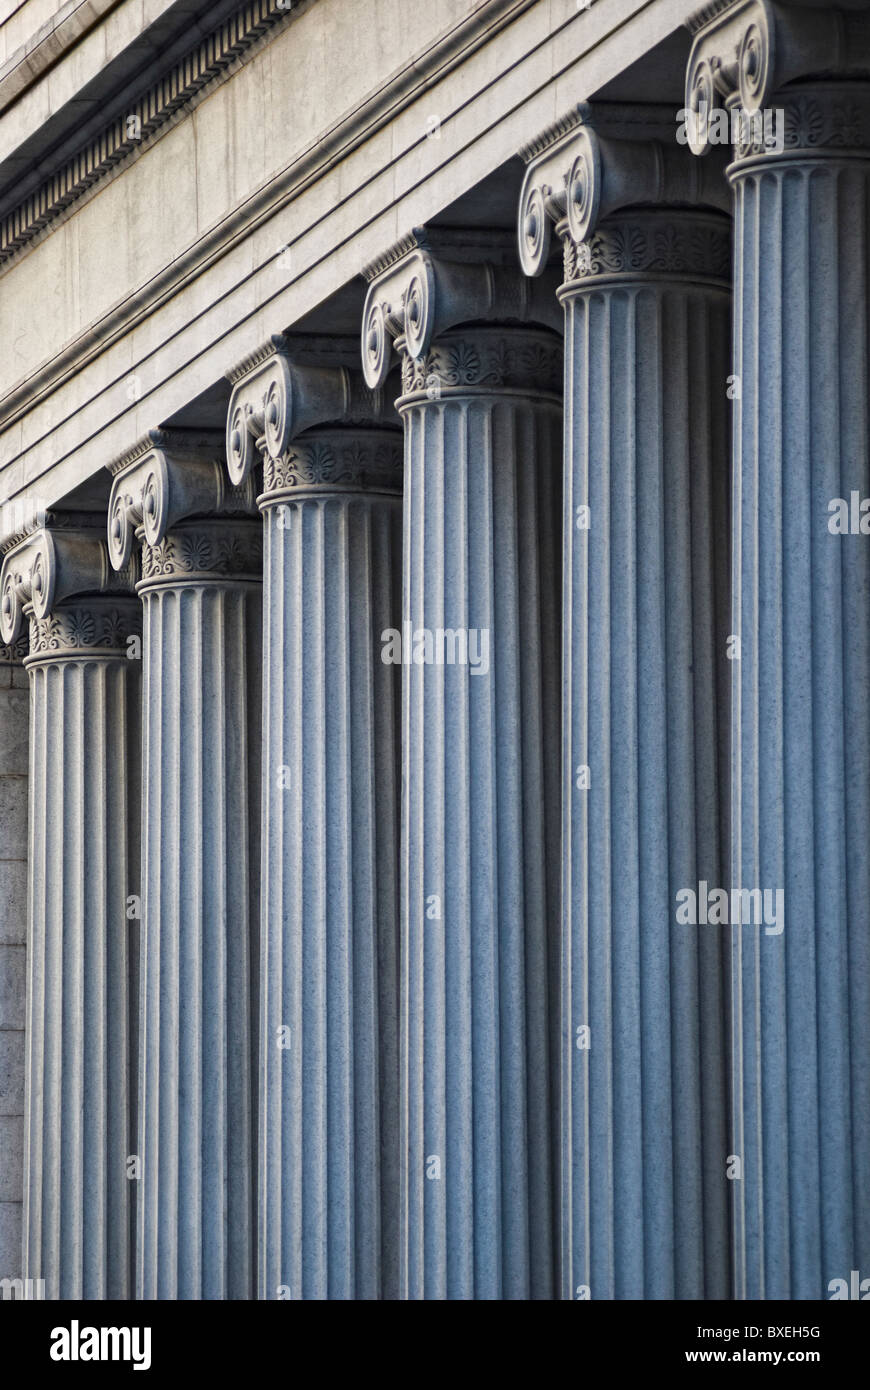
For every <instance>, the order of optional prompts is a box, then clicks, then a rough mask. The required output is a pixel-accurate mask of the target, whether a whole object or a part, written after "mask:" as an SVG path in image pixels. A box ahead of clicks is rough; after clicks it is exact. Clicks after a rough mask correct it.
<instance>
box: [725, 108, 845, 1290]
mask: <svg viewBox="0 0 870 1390" xmlns="http://www.w3.org/2000/svg"><path fill="white" fill-rule="evenodd" d="M865 93H866V88H864V87H860V86H857V85H856V86H850V85H849V84H848V83H839V84H833V83H832V84H829V85H826V86H812V85H807V86H806V87H805V88H804V89H802V90H801V91H799V92H789V91H783V92H781V93H778V94H776V95H775V96H774V97H773V98H772V99H771V104H772V105H773V106H777V107H780V108H784V111H785V149H784V150H782V151H780V152H779V153H775V152H771V153H761V152H760V151H759V150H758V149H757V148H753V147H751V146H747V147H744V148H741V149H738V151H737V155H738V159H737V162H736V163H735V164H734V165H733V166H732V169H731V171H730V173H731V181H732V184H733V186H734V194H735V235H736V280H735V361H734V372H735V373H736V376H737V378H738V380H739V382H740V383H741V396H740V399H739V400H738V401H737V402H736V403H735V437H734V494H733V512H734V518H733V519H734V575H735V601H734V616H733V626H734V631H735V633H738V634H739V636H740V640H741V659H740V661H739V662H735V664H734V696H733V726H734V727H733V738H734V753H735V761H734V789H733V791H734V806H735V816H734V825H733V855H734V863H735V879H736V881H738V882H739V883H740V884H741V885H742V886H743V887H746V888H750V889H751V888H760V889H762V890H763V889H768V890H771V891H772V892H775V891H777V890H782V891H783V892H784V929H782V930H781V931H778V932H776V933H765V934H764V935H762V936H761V937H759V934H758V932H757V930H755V929H753V928H751V927H750V928H743V930H742V931H741V932H740V938H741V940H740V944H739V947H738V949H737V951H736V953H735V957H734V960H735V979H734V991H735V1005H736V1011H735V1019H734V1029H735V1035H734V1046H735V1056H734V1087H735V1096H736V1102H737V1103H736V1114H735V1134H734V1141H733V1142H734V1151H735V1153H736V1154H738V1155H739V1156H740V1157H741V1158H742V1162H743V1179H742V1182H741V1183H740V1184H739V1188H738V1192H737V1196H738V1204H737V1209H736V1224H735V1242H736V1256H737V1262H738V1265H737V1292H738V1296H740V1297H746V1298H761V1297H765V1298H806V1299H815V1298H826V1297H829V1296H830V1292H829V1285H830V1283H831V1281H833V1280H835V1279H843V1280H845V1281H847V1282H848V1281H849V1278H850V1271H851V1270H853V1269H857V1270H860V1271H861V1272H862V1274H864V1273H867V1272H868V1271H870V1211H868V1206H867V1202H866V1193H867V1189H868V1183H870V1077H868V1073H867V1067H866V1060H865V1059H866V1057H867V1055H868V1050H870V976H868V968H867V967H868V959H870V918H868V911H867V904H868V901H870V859H868V855H867V830H866V827H867V824H868V819H870V709H868V703H867V692H868V689H870V549H868V543H867V536H866V533H864V531H863V528H861V529H859V522H858V520H857V515H858V506H859V498H860V499H863V498H866V497H867V496H870V462H868V460H870V438H868V434H870V426H868V418H867V363H868V353H867V343H868V333H870V242H868V231H867V229H868V224H870V148H868V142H867V137H868V132H870V102H868V99H867V97H866V95H865ZM835 499H842V506H841V507H838V506H837V505H836V504H835ZM838 518H839V519H838Z"/></svg>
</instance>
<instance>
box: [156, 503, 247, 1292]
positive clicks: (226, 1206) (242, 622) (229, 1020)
mask: <svg viewBox="0 0 870 1390" xmlns="http://www.w3.org/2000/svg"><path fill="white" fill-rule="evenodd" d="M261 553H262V543H261V537H260V526H259V523H258V522H257V521H255V520H252V519H251V520H249V519H247V518H232V519H226V518H220V519H216V518H207V519H200V520H196V521H181V522H179V523H178V524H177V525H175V526H174V527H173V528H172V529H170V530H169V531H168V533H167V534H166V535H165V536H164V537H163V539H162V540H160V541H159V542H158V543H156V544H154V545H150V544H148V542H147V540H146V542H145V544H144V545H143V552H142V581H141V583H140V584H139V586H138V591H139V593H140V595H141V597H142V602H143V607H144V637H143V661H144V687H143V703H144V720H143V923H142V966H141V1018H142V1041H141V1070H140V1087H141V1089H140V1121H139V1154H140V1157H141V1160H142V1179H141V1182H140V1185H139V1194H140V1196H139V1212H138V1241H139V1246H138V1254H137V1296H138V1297H140V1298H146V1299H150V1298H169V1299H199V1298H216V1299H220V1298H248V1297H250V1296H251V1293H252V1274H253V1181H252V1178H253V1135H254V1097H253V1087H252V1059H253V1027H252V1018H254V1017H256V1008H257V996H256V988H255V980H254V970H253V968H252V962H253V961H254V960H255V959H256V954H255V953H256V950H257V903H258V885H257V880H258V865H259V834H258V824H259V791H260V788H259V761H260V696H261V689H260V653H261V625H262V607H261V593H262V587H261V580H260V563H261Z"/></svg>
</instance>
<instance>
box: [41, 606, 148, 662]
mask: <svg viewBox="0 0 870 1390" xmlns="http://www.w3.org/2000/svg"><path fill="white" fill-rule="evenodd" d="M141 629H142V609H141V604H139V603H138V602H137V601H136V600H134V599H131V600H130V601H129V602H126V603H121V604H119V603H112V602H111V601H110V602H105V601H101V600H99V599H89V600H88V601H87V602H86V603H80V604H71V603H66V604H64V605H63V606H62V607H59V608H56V609H55V610H54V611H53V612H51V613H49V614H48V615H47V616H46V617H44V618H37V617H36V616H35V614H31V618H30V657H31V660H32V659H33V658H34V657H38V658H45V657H50V656H53V655H64V656H70V655H72V654H74V653H78V654H81V655H86V656H98V655H104V654H109V655H118V654H123V655H124V656H127V655H128V643H129V638H130V637H131V636H138V635H139V634H140V633H141Z"/></svg>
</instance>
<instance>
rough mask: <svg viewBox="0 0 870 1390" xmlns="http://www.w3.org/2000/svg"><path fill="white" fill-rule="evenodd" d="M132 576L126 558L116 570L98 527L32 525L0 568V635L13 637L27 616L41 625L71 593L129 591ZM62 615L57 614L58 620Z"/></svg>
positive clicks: (7, 638) (6, 640)
mask: <svg viewBox="0 0 870 1390" xmlns="http://www.w3.org/2000/svg"><path fill="white" fill-rule="evenodd" d="M134 577H135V576H134V571H133V566H132V564H129V563H128V564H127V566H125V567H124V568H123V569H122V570H121V571H120V572H117V573H116V572H115V570H114V569H113V568H112V566H111V565H110V563H109V555H108V549H107V546H106V543H105V540H104V539H103V538H102V536H101V534H100V533H99V532H97V531H94V530H81V531H75V530H61V529H58V530H57V531H52V530H48V529H42V530H39V531H35V532H34V533H33V534H31V535H29V536H27V537H26V538H25V539H24V540H22V541H20V542H19V544H18V545H16V546H13V547H12V548H11V549H10V550H9V551H8V552H7V554H6V557H5V559H4V562H3V568H2V570H0V638H2V640H3V642H4V643H6V644H8V645H14V644H15V643H17V641H18V639H19V634H20V633H21V630H22V621H23V618H24V617H25V616H27V617H29V618H30V619H31V625H33V624H36V629H37V630H38V631H41V627H40V625H41V624H45V623H47V622H50V621H52V620H53V619H54V618H55V616H56V613H57V612H59V605H61V604H64V603H65V601H67V600H69V599H71V598H76V597H78V596H80V595H84V594H88V595H100V594H111V593H113V592H114V593H117V594H123V593H130V592H131V590H132V585H133V580H134ZM89 602H92V603H94V604H98V603H99V600H98V599H96V598H94V599H93V600H89ZM64 621H65V619H64V618H63V617H59V618H58V622H59V623H60V624H61V625H62V624H63V622H64ZM32 633H33V626H32V627H31V635H32ZM85 645H88V644H85Z"/></svg>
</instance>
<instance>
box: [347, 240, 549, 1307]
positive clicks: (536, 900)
mask: <svg viewBox="0 0 870 1390" xmlns="http://www.w3.org/2000/svg"><path fill="white" fill-rule="evenodd" d="M460 248H461V249H460ZM463 255H464V256H466V257H468V258H469V259H467V260H466V261H464V262H462V261H461V257H462V256H463ZM508 255H509V250H508V248H504V247H502V246H501V245H499V244H498V243H497V242H496V240H495V238H490V239H487V241H486V242H485V243H484V244H481V245H480V246H475V239H474V238H473V237H472V236H468V237H465V236H463V237H460V238H458V239H457V241H456V242H455V243H453V242H452V241H451V240H448V239H446V238H445V239H444V240H443V241H441V242H440V243H436V242H435V240H434V235H433V236H432V237H427V236H426V235H424V234H422V233H417V234H415V235H414V236H412V237H410V238H408V239H407V240H406V241H405V242H404V243H403V244H401V245H400V246H398V247H397V248H395V250H394V251H393V252H392V253H390V254H389V255H387V256H386V257H384V258H383V260H382V261H380V262H379V263H378V264H377V265H376V266H373V267H370V268H369V272H368V274H369V277H370V279H371V282H372V283H371V285H370V288H369V295H368V300H367V303H366V309H365V320H364V326H363V361H364V365H365V370H366V378H367V380H368V382H369V384H370V385H371V386H373V387H377V386H379V385H381V384H382V383H383V380H384V377H385V374H386V371H387V369H388V366H389V352H390V338H391V336H392V335H394V334H396V333H398V334H399V338H398V343H397V346H398V348H399V351H400V353H401V355H402V359H403V378H402V385H403V395H402V397H401V400H400V402H399V408H400V412H401V414H402V417H403V419H404V425H405V497H404V576H403V601H402V629H401V632H400V633H397V634H396V637H395V641H394V644H393V655H394V659H395V660H397V661H401V662H402V665H403V676H404V681H403V708H402V758H403V793H402V866H401V868H402V886H401V894H402V899H401V923H402V928H401V929H402V948H401V956H402V975H401V1007H400V1014H401V1085H402V1091H401V1109H400V1130H401V1155H402V1158H401V1162H402V1173H401V1180H402V1193H401V1221H402V1227H401V1237H400V1260H401V1265H400V1296H401V1297H403V1298H412V1299H419V1298H435V1299H445V1298H446V1299H471V1298H477V1299H529V1298H550V1297H552V1293H553V1276H554V1229H553V1217H554V1206H553V1196H554V1194H553V1185H552V1151H551V1144H550V1132H551V1104H552V1100H553V1094H554V1087H555V1084H556V1082H555V1074H554V1071H553V1068H552V1052H553V1043H554V1038H555V1031H554V1015H553V1010H554V1008H555V1006H556V1003H557V996H556V993H555V989H554V984H555V965H556V957H557V951H558V946H557V926H558V907H557V903H558V726H559V713H558V688H559V655H558V624H559V619H558V611H559V593H558V587H559V586H558V560H557V547H558V536H559V520H558V518H559V509H560V487H559V472H560V469H559V450H560V440H561V400H560V394H559V383H560V379H561V360H562V344H561V339H560V337H559V336H558V334H557V333H555V332H553V331H552V329H551V328H549V327H547V326H546V325H548V324H551V323H553V322H555V321H557V318H556V316H555V315H554V313H553V302H552V287H549V288H546V292H545V293H544V294H539V293H538V290H539V288H540V287H539V286H537V285H532V284H531V282H526V281H524V280H523V278H522V276H520V275H518V274H517V272H516V270H514V269H512V268H506V267H505V264H504V262H505V261H506V260H507V259H508ZM466 323H473V324H474V326H473V327H470V326H469V327H463V325H465V324H466ZM541 325H544V326H541Z"/></svg>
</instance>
